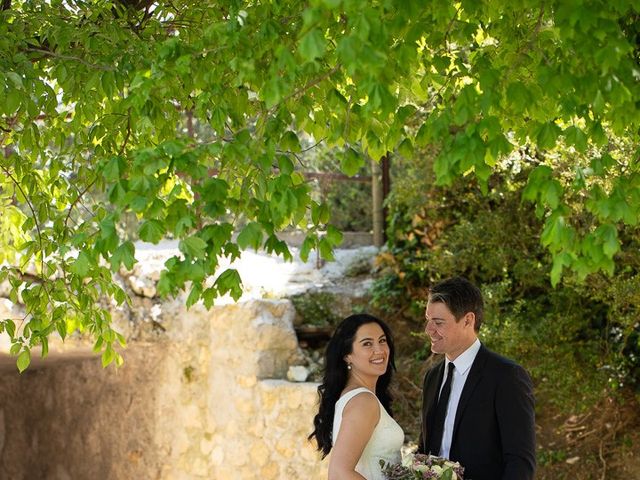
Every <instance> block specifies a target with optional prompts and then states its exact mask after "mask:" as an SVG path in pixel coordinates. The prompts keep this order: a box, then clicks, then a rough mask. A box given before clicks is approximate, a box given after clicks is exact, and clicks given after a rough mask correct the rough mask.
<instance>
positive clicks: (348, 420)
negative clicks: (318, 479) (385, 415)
mask: <svg viewBox="0 0 640 480" xmlns="http://www.w3.org/2000/svg"><path fill="white" fill-rule="evenodd" d="M379 420H380V405H379V403H378V399H377V398H376V397H375V396H374V395H367V394H360V395H356V396H355V397H353V398H352V399H351V400H349V402H348V403H347V404H346V405H345V407H344V411H343V413H342V422H341V423H340V430H339V431H338V438H337V439H336V442H335V445H334V446H333V449H332V450H331V459H330V461H329V480H351V479H354V480H356V479H357V480H362V479H363V478H364V477H363V476H362V475H360V474H359V473H357V472H356V471H355V468H356V464H357V463H358V460H360V457H361V456H362V452H363V451H364V448H365V447H366V446H367V442H369V439H370V438H371V434H372V433H373V430H374V429H375V427H376V425H377V424H378V421H379Z"/></svg>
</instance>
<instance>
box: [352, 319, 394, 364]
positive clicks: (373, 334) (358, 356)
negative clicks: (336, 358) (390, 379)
mask: <svg viewBox="0 0 640 480" xmlns="http://www.w3.org/2000/svg"><path fill="white" fill-rule="evenodd" d="M351 347H352V350H351V353H350V354H349V355H347V356H346V357H345V361H346V362H347V364H350V365H351V369H352V372H354V373H356V374H359V375H367V376H376V377H379V376H381V375H384V373H385V372H386V371H387V365H388V364H389V345H388V343H387V336H386V335H385V334H384V331H383V330H382V328H381V327H380V325H378V324H377V323H375V322H374V323H365V324H364V325H361V326H360V328H358V330H357V331H356V336H355V338H354V340H353V344H352V345H351Z"/></svg>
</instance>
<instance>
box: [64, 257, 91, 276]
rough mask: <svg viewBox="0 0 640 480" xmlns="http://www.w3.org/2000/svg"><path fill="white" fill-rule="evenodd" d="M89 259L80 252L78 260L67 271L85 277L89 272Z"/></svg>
mask: <svg viewBox="0 0 640 480" xmlns="http://www.w3.org/2000/svg"><path fill="white" fill-rule="evenodd" d="M91 263H92V262H91V258H90V257H89V255H87V254H86V253H85V252H80V253H79V254H78V258H76V259H75V261H74V262H73V263H72V264H71V267H69V270H70V271H71V273H75V274H76V275H78V276H80V277H86V276H87V275H88V274H89V271H90V270H91Z"/></svg>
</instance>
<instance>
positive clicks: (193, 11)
mask: <svg viewBox="0 0 640 480" xmlns="http://www.w3.org/2000/svg"><path fill="white" fill-rule="evenodd" d="M638 15H639V12H638V5H637V2H635V1H634V0H615V1H610V0H607V1H604V0H556V1H542V0H519V1H515V2H502V1H499V0H483V1H461V2H448V1H441V0H437V1H433V2H423V1H421V0H410V1H407V0H376V1H371V2H366V3H363V2H361V1H359V0H312V1H310V2H302V1H287V2H282V1H279V0H270V1H240V0H232V1H229V2H224V3H222V4H219V3H209V2H204V3H203V2H192V1H188V0H187V1H176V2H169V3H165V2H160V3H152V2H150V1H148V0H142V1H133V0H115V1H108V0H91V1H64V2H63V1H61V0H53V1H49V0H47V1H44V0H36V1H24V0H13V1H12V0H5V1H3V2H2V5H1V7H0V78H1V80H2V82H1V84H2V85H3V87H2V88H1V89H0V146H1V147H2V149H3V150H4V156H3V157H2V158H0V171H2V173H3V175H2V176H1V177H0V201H1V202H2V209H3V210H2V221H1V222H0V227H1V228H2V235H0V252H2V253H1V255H2V259H1V260H3V261H5V262H6V263H5V264H3V267H2V270H1V271H0V281H1V280H6V281H8V282H9V284H10V289H11V299H12V300H14V301H18V300H20V301H22V302H24V305H25V307H26V315H25V316H24V318H19V319H3V320H2V321H0V332H2V331H4V332H7V333H8V334H9V336H10V338H11V342H12V345H13V347H12V352H13V353H14V354H16V355H18V367H19V368H20V370H23V369H24V368H26V366H27V365H28V364H29V361H30V355H31V349H32V348H33V347H36V346H41V347H42V352H43V354H46V350H47V344H48V343H47V339H48V337H49V335H51V334H52V333H53V332H57V333H58V334H59V335H61V336H62V337H63V338H64V337H65V336H66V335H68V334H69V333H71V332H73V331H76V330H83V331H85V332H88V333H90V334H91V335H93V336H94V338H96V351H99V352H102V359H103V363H104V364H105V365H106V364H109V363H110V362H112V361H114V360H115V361H116V362H118V363H119V362H121V357H120V355H119V354H118V352H117V350H116V349H115V348H114V345H115V344H117V343H118V342H120V343H122V342H123V341H124V339H123V338H122V337H121V336H119V335H118V334H117V333H116V332H114V331H113V329H112V328H111V326H110V318H109V315H108V313H107V312H106V311H104V310H103V309H101V308H100V307H99V305H100V302H99V301H98V300H99V298H101V297H107V298H108V299H109V300H110V301H113V302H115V303H122V302H125V301H127V297H126V294H125V293H124V292H123V291H122V290H121V289H120V287H119V286H118V285H117V284H116V283H115V282H114V281H113V278H112V274H113V272H116V271H118V269H120V268H122V267H123V268H127V269H130V268H131V267H132V266H133V265H134V263H135V261H136V260H135V245H134V243H133V241H132V238H129V237H128V235H127V233H126V231H123V230H121V229H120V222H121V219H123V218H125V217H126V218H131V216H132V215H135V218H136V220H137V221H138V222H139V223H138V229H137V232H136V233H137V236H138V237H139V238H140V239H142V240H144V241H146V242H152V243H156V242H158V241H160V240H161V239H162V238H164V237H166V236H169V237H172V238H175V239H177V240H178V241H179V249H180V255H177V256H175V257H174V258H172V259H170V260H169V261H168V262H167V263H166V270H165V271H164V272H163V274H162V277H161V280H160V284H159V286H158V288H159V291H160V292H161V293H162V294H167V295H170V294H176V293H177V292H178V291H180V290H181V289H183V288H187V289H188V291H189V295H188V300H187V303H188V304H189V305H192V304H193V303H195V302H197V301H203V302H204V304H205V305H206V306H210V305H212V303H213V300H214V298H215V297H216V296H219V295H225V294H230V295H232V296H233V297H235V298H238V296H239V295H240V293H241V279H240V278H239V275H238V273H237V272H236V271H235V270H232V269H230V270H226V271H224V272H218V268H217V266H218V259H219V258H220V257H221V256H227V257H231V258H234V257H236V256H237V255H239V253H240V251H241V250H242V249H244V248H265V249H266V250H268V251H270V252H273V253H276V254H279V255H283V256H284V257H287V258H288V257H289V256H290V252H289V249H288V248H287V246H286V245H285V244H284V243H283V242H281V241H279V240H278V238H277V236H276V232H278V231H280V230H282V229H286V228H291V227H301V228H305V229H306V230H307V232H308V235H307V239H306V241H305V242H304V244H303V247H302V249H301V255H302V257H304V258H306V256H307V255H308V254H309V252H310V251H311V250H312V249H317V250H319V251H320V253H321V254H322V255H323V256H324V257H330V256H331V250H332V247H334V246H335V245H336V244H338V243H339V241H340V233H339V231H338V230H337V229H336V228H335V227H332V226H331V225H328V222H329V221H330V212H329V209H328V207H327V205H326V204H324V203H319V202H318V201H317V200H316V199H314V198H312V196H311V194H310V188H309V185H308V184H307V183H306V182H305V179H304V177H303V176H302V175H301V173H300V172H299V171H298V170H297V169H296V167H297V166H298V162H299V153H300V152H301V150H302V146H301V139H302V138H306V137H305V136H310V137H311V138H313V139H314V141H316V142H323V143H324V144H325V145H327V146H328V147H331V148H335V149H336V155H337V156H338V157H339V158H340V168H341V169H342V171H343V172H345V173H347V174H350V175H352V174H355V173H356V172H357V171H358V169H360V168H361V167H362V166H363V165H365V164H366V162H367V158H369V157H371V158H373V159H374V160H378V159H380V157H381V156H382V155H384V154H386V153H387V152H391V151H396V150H397V151H399V152H400V153H402V154H403V155H405V156H407V157H411V155H412V152H413V151H414V150H415V149H416V148H417V147H423V146H425V145H430V146H431V147H432V148H433V149H434V152H435V157H434V161H433V169H434V172H435V175H436V184H437V185H451V184H452V183H453V182H454V180H455V179H456V178H458V177H460V176H465V178H471V177H473V178H475V179H476V180H475V182H477V186H478V188H479V189H480V190H481V191H483V192H485V193H488V192H489V190H490V185H489V180H490V177H491V173H492V172H493V171H500V170H499V169H498V167H499V165H500V162H501V161H502V159H504V158H505V157H507V156H509V155H510V154H512V153H513V152H514V151H518V149H521V148H524V149H525V150H526V151H528V152H529V155H528V156H525V157H522V158H523V163H526V165H523V166H522V171H524V172H530V174H529V176H528V179H527V186H526V188H525V190H524V191H523V196H524V198H525V199H528V200H530V201H532V202H533V205H534V206H535V210H536V213H537V216H536V220H537V221H538V222H539V224H538V225H539V228H540V229H541V232H542V233H541V238H542V241H543V245H544V246H545V248H546V251H548V252H549V254H550V255H551V259H552V260H551V261H552V268H551V270H550V272H549V273H550V275H551V279H552V282H553V283H554V284H557V283H558V282H559V281H560V278H561V275H562V274H563V271H565V270H567V269H568V270H569V271H573V272H577V275H578V276H579V278H580V279H584V278H586V276H587V275H589V274H591V273H595V272H600V271H605V272H607V273H608V274H612V273H613V272H614V269H615V261H614V258H615V256H616V255H618V254H619V253H620V252H621V249H622V248H623V247H624V245H623V242H625V241H630V239H629V238H628V237H627V236H626V235H625V234H624V232H623V230H624V228H625V226H631V227H634V226H636V225H637V223H638V213H637V212H638V211H640V208H639V207H640V193H639V192H640V189H639V188H638V187H639V181H640V177H639V175H638V171H637V170H638V152H637V148H638V145H639V142H638V128H639V126H640V110H639V108H638V98H640V82H638V79H639V78H640V70H639V67H638V60H639V53H638V52H639V49H638V34H639V32H638V24H639V22H638ZM194 125H195V126H194ZM555 151H560V152H562V154H561V155H560V156H559V158H561V159H562V160H563V161H564V162H568V163H570V164H571V165H572V168H569V167H568V166H567V165H565V164H563V163H562V162H560V163H553V162H546V159H548V158H551V157H552V152H555ZM540 156H542V157H543V158H544V159H545V162H543V163H541V162H539V158H540ZM558 167H562V168H558ZM565 167H567V168H565ZM90 193H93V194H90ZM234 231H236V232H235V233H237V234H238V236H237V237H234V235H233V234H234ZM325 231H326V234H325V233H321V232H325ZM541 255H543V254H542V253H541Z"/></svg>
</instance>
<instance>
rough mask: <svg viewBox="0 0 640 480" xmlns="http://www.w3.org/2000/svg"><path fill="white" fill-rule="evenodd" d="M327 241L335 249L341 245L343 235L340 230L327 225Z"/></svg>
mask: <svg viewBox="0 0 640 480" xmlns="http://www.w3.org/2000/svg"><path fill="white" fill-rule="evenodd" d="M326 238H327V240H328V241H329V242H330V243H331V245H332V246H333V247H337V246H338V245H340V244H341V243H342V239H343V235H342V232H341V231H340V230H338V229H337V228H336V227H334V226H333V225H329V226H328V227H327V236H326Z"/></svg>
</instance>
